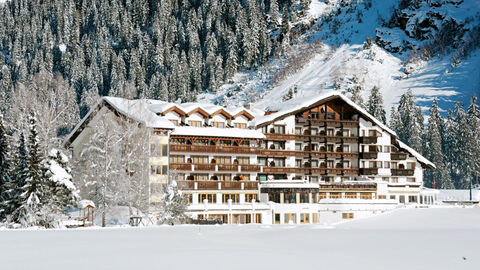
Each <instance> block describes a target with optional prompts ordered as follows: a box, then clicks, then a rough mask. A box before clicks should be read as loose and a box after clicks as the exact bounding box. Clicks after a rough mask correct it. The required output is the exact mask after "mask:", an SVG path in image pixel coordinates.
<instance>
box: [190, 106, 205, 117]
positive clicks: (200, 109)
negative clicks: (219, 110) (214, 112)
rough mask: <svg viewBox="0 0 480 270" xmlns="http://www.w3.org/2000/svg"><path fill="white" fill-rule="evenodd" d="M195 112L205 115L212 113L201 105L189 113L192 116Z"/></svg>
mask: <svg viewBox="0 0 480 270" xmlns="http://www.w3.org/2000/svg"><path fill="white" fill-rule="evenodd" d="M195 113H199V114H201V115H203V117H208V116H209V115H210V114H209V113H208V112H207V111H205V110H204V109H202V108H201V107H197V108H195V109H193V110H191V111H189V112H187V115H188V116H190V115H192V114H195Z"/></svg>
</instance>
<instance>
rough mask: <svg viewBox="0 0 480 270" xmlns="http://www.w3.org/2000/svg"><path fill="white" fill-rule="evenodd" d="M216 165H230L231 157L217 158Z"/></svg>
mask: <svg viewBox="0 0 480 270" xmlns="http://www.w3.org/2000/svg"><path fill="white" fill-rule="evenodd" d="M216 161H217V164H232V157H217V158H216Z"/></svg>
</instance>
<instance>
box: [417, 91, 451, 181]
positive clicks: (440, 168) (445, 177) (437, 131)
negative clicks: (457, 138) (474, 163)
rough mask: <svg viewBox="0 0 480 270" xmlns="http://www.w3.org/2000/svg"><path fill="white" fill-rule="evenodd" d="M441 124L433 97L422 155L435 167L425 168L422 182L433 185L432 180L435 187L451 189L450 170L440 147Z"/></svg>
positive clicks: (436, 101) (441, 120) (435, 100)
mask: <svg viewBox="0 0 480 270" xmlns="http://www.w3.org/2000/svg"><path fill="white" fill-rule="evenodd" d="M443 126H444V124H443V119H442V117H441V116H440V112H439V107H438V100H437V99H436V98H435V99H434V100H433V103H432V106H431V107H430V117H429V119H428V124H427V128H426V131H425V140H424V142H425V147H424V155H425V157H426V158H428V159H429V160H430V161H432V162H433V163H434V164H435V166H436V167H437V168H436V169H431V170H426V172H425V180H424V182H425V185H426V186H428V187H433V182H434V181H435V187H436V188H442V189H451V188H453V182H452V179H451V177H450V171H449V170H448V167H447V166H446V164H445V158H444V154H443V149H442V140H443V139H442V132H443V130H442V129H443Z"/></svg>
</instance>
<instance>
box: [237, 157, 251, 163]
mask: <svg viewBox="0 0 480 270" xmlns="http://www.w3.org/2000/svg"><path fill="white" fill-rule="evenodd" d="M237 161H238V164H240V165H248V164H250V158H249V157H237Z"/></svg>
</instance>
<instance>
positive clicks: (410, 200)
mask: <svg viewBox="0 0 480 270" xmlns="http://www.w3.org/2000/svg"><path fill="white" fill-rule="evenodd" d="M408 202H410V203H416V202H417V196H408Z"/></svg>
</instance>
